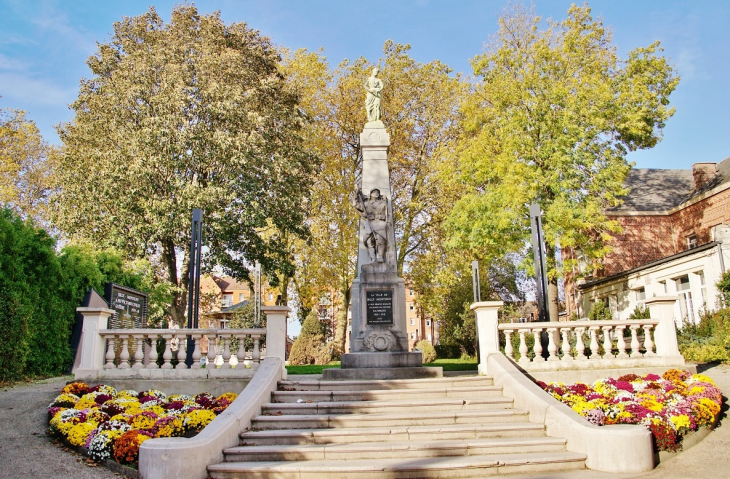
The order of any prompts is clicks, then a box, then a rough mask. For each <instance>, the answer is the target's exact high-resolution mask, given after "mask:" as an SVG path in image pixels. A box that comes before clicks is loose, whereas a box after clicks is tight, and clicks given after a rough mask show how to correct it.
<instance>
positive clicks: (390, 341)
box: [362, 330, 398, 351]
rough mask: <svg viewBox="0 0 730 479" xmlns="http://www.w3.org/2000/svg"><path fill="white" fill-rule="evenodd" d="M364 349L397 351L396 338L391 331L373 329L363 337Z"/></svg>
mask: <svg viewBox="0 0 730 479" xmlns="http://www.w3.org/2000/svg"><path fill="white" fill-rule="evenodd" d="M362 345H363V347H364V348H365V351H397V350H398V338H396V337H395V335H394V334H393V333H392V332H391V331H388V330H386V331H373V332H371V333H370V334H368V335H367V336H365V339H363V342H362Z"/></svg>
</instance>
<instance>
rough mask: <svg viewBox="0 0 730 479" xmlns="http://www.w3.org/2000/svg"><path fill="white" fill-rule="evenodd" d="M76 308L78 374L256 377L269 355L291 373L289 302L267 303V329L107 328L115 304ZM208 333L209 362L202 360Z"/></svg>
mask: <svg viewBox="0 0 730 479" xmlns="http://www.w3.org/2000/svg"><path fill="white" fill-rule="evenodd" d="M77 310H78V311H79V312H80V313H82V315H83V317H84V322H83V327H82V332H81V341H80V346H79V350H78V351H77V353H76V355H77V359H76V361H75V364H76V366H75V368H74V371H73V372H74V376H75V377H76V378H77V379H84V380H97V379H206V378H244V379H246V378H251V377H253V375H254V373H255V372H256V370H257V369H258V367H259V364H260V362H261V359H263V357H265V356H268V357H276V358H279V359H280V360H281V361H280V363H281V368H282V371H281V374H282V376H283V377H284V378H286V369H285V368H284V360H285V354H286V317H287V314H288V313H289V311H291V309H290V308H289V307H287V306H263V307H262V308H261V311H262V312H263V313H264V314H265V315H266V328H250V329H107V326H108V323H109V317H110V316H111V315H112V314H113V313H114V311H112V310H111V309H107V308H78V309H77ZM188 338H190V340H191V343H190V344H191V346H190V347H192V359H193V361H192V364H191V365H190V366H188V365H187V364H186V358H187V348H188V344H189V343H188ZM204 338H205V339H206V340H207V343H208V349H207V352H206V353H205V358H206V359H207V361H201V358H203V353H202V350H201V342H203V339H204ZM264 339H265V341H266V342H265V345H264V344H262V342H263V340H264ZM221 361H222V364H221Z"/></svg>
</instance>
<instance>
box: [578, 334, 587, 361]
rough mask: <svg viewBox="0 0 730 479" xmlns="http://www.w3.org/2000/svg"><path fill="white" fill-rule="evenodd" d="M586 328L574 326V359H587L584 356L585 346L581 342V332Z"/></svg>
mask: <svg viewBox="0 0 730 479" xmlns="http://www.w3.org/2000/svg"><path fill="white" fill-rule="evenodd" d="M585 330H586V328H575V359H578V360H582V359H588V358H587V357H586V354H585V352H586V346H585V344H583V333H584V332H585Z"/></svg>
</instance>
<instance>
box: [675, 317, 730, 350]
mask: <svg viewBox="0 0 730 479" xmlns="http://www.w3.org/2000/svg"><path fill="white" fill-rule="evenodd" d="M677 340H678V342H679V351H680V352H681V353H682V355H683V356H684V357H685V359H688V360H690V361H695V362H701V363H705V362H713V361H722V362H725V363H727V362H730V308H723V309H720V310H718V311H714V312H705V313H704V314H702V316H701V317H700V322H699V323H697V324H693V323H690V322H688V321H685V323H684V324H683V326H682V329H680V330H679V331H677Z"/></svg>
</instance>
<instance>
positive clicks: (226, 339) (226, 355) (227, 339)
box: [221, 334, 231, 369]
mask: <svg viewBox="0 0 730 479" xmlns="http://www.w3.org/2000/svg"><path fill="white" fill-rule="evenodd" d="M221 369H231V336H230V335H228V334H224V335H223V365H222V366H221Z"/></svg>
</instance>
